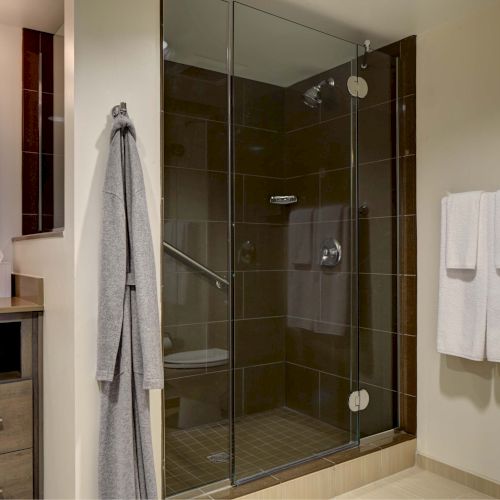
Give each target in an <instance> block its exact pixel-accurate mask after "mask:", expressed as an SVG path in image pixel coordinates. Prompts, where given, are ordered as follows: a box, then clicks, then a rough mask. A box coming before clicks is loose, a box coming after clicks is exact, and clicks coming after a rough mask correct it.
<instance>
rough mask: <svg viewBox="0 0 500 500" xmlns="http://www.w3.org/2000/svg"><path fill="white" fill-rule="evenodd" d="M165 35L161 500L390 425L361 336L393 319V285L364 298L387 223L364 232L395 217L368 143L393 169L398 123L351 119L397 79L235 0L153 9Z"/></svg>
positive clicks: (389, 95) (392, 413) (389, 63)
mask: <svg viewBox="0 0 500 500" xmlns="http://www.w3.org/2000/svg"><path fill="white" fill-rule="evenodd" d="M162 18H163V20H162V21H163V70H164V78H163V86H164V87H163V89H164V99H163V100H164V103H163V116H164V134H163V135H164V136H163V142H164V165H165V167H164V230H163V232H164V243H163V246H164V258H163V272H162V274H163V276H162V278H163V279H162V302H163V315H162V317H163V320H162V328H163V348H164V367H165V380H166V384H165V391H164V464H163V465H164V490H165V491H164V493H165V495H166V496H169V495H174V494H176V493H179V492H182V491H185V490H189V489H194V488H200V487H203V486H205V485H207V484H210V483H213V482H217V481H221V480H226V481H231V483H233V484H240V483H243V482H245V481H248V480H251V479H254V478H256V477H259V476H262V475H267V474H270V473H272V472H273V471H276V470H279V469H282V468H285V467H288V466H290V465H291V464H296V463H300V462H303V461H305V460H309V459H311V458H312V457H318V456H322V455H325V454H331V453H333V452H335V451H338V450H341V449H344V448H347V447H351V446H355V445H357V444H358V443H359V439H360V437H361V436H363V435H368V434H372V433H375V432H380V431H382V430H386V429H391V428H394V427H396V426H397V420H398V403H397V366H396V363H397V361H396V354H397V345H395V344H394V342H393V340H392V339H391V341H390V342H388V341H387V340H386V339H385V337H383V336H382V335H381V334H380V335H379V337H380V338H378V337H377V334H376V333H375V331H379V330H380V331H381V332H383V331H385V330H384V329H385V328H387V329H388V330H387V331H391V330H390V328H391V324H392V323H393V322H397V292H398V290H397V282H396V281H394V280H390V281H389V283H386V282H385V281H382V282H380V280H378V281H377V277H378V276H379V275H380V276H382V275H385V273H382V272H378V271H379V270H380V269H379V267H381V266H382V265H386V264H387V263H389V264H388V265H390V266H393V267H394V266H395V267H397V266H398V252H397V234H396V233H397V226H396V224H395V223H393V222H391V221H390V220H389V223H388V224H386V226H387V227H385V226H381V225H377V223H374V224H373V223H372V221H376V219H377V214H378V213H379V212H380V211H383V210H384V209H385V208H387V209H388V210H389V209H390V210H392V212H391V214H392V215H394V214H393V212H394V213H395V214H397V185H398V184H397V183H398V180H397V168H394V165H392V163H391V165H390V166H389V170H388V173H387V172H386V170H387V168H385V169H384V167H383V166H378V169H379V170H378V171H377V170H376V169H377V167H372V168H371V169H368V168H366V166H371V165H372V163H374V162H375V163H376V162H378V161H379V160H378V159H377V158H374V157H373V156H374V148H373V143H374V141H376V140H377V138H374V137H373V136H372V130H374V127H375V128H376V130H377V132H376V134H375V135H376V136H377V134H378V135H380V134H382V135H384V133H385V135H386V136H387V137H388V138H389V139H388V140H389V143H388V146H387V147H388V148H390V151H387V152H384V153H383V154H385V153H387V156H386V158H392V157H397V155H396V154H393V151H392V150H393V149H394V148H397V140H396V139H395V138H397V116H396V114H395V113H394V109H395V107H394V109H393V108H392V107H391V106H390V109H391V111H389V112H388V113H386V114H385V115H380V116H375V118H367V119H366V120H365V121H363V122H362V106H364V107H365V108H366V109H369V108H370V106H371V105H373V103H374V102H375V101H373V99H375V98H377V97H378V98H380V97H381V98H383V99H386V100H387V102H389V103H390V102H392V101H393V100H394V99H396V98H397V95H396V93H397V81H396V80H397V79H396V78H394V75H395V68H396V63H397V62H396V61H395V60H393V58H391V57H390V56H389V55H387V54H384V53H377V52H372V53H370V54H365V52H364V49H363V47H360V46H358V45H356V44H354V43H350V42H347V41H344V40H341V39H339V38H336V37H335V36H332V35H330V34H327V33H323V32H320V31H317V30H315V29H312V28H309V27H306V26H304V25H301V24H299V23H297V22H293V21H290V20H287V19H283V18H280V17H277V16H274V15H271V14H269V13H267V12H264V11H262V10H259V9H256V8H254V7H252V6H249V5H246V4H245V3H240V2H237V1H230V2H228V1H225V0H163V16H162ZM367 64H368V65H371V71H372V73H371V74H372V76H373V78H372V81H370V80H369V79H368V78H367V75H364V77H363V75H362V73H363V71H364V70H366V69H367ZM372 86H373V90H371V87H372ZM368 87H370V90H367V88H368ZM367 92H368V93H367ZM370 94H372V95H370ZM361 102H363V104H361ZM367 116H368V114H367ZM370 120H371V121H370ZM384 131H385V132H384ZM384 137H385V136H384ZM363 167H364V168H363ZM374 169H375V170H376V172H375V173H374V172H373V170H374ZM394 172H396V174H394ZM362 177H363V178H362ZM364 179H366V180H365V181H364ZM361 197H362V198H361ZM370 211H371V214H372V215H373V218H370V217H369V215H370ZM388 218H389V219H390V218H391V217H388ZM373 249H376V250H377V252H376V256H375V258H371V257H370V256H371V253H370V252H371V251H372V250H373ZM381 260H383V262H382V263H381V262H380V261H381ZM386 261H387V262H386ZM372 268H375V269H372ZM395 272H397V271H395ZM380 295H382V296H383V297H389V298H390V299H389V300H384V298H383V297H381V296H380ZM386 323H390V324H389V325H387V324H386ZM380 350H383V351H384V352H385V353H387V354H388V356H387V359H388V360H389V365H390V366H384V367H378V366H375V365H374V363H373V360H374V359H378V358H377V356H376V353H377V351H380ZM379 370H382V371H385V370H388V371H390V373H389V374H388V377H389V378H392V384H393V389H392V390H391V391H387V392H390V394H388V395H387V394H384V395H383V397H382V396H380V397H378V396H377V394H378V393H377V388H379V386H378V385H377V384H378V383H379V381H377V376H378V374H379ZM365 382H367V383H365ZM369 395H370V396H372V400H373V401H372V402H371V403H370V405H369V407H370V406H371V409H370V410H368V408H367V409H366V410H364V408H363V407H364V405H365V403H366V402H367V396H369ZM361 409H363V411H360V410H361ZM370 411H371V412H372V414H373V413H374V415H375V417H374V415H372V416H371V417H370V418H369V419H367V420H366V425H365V426H363V418H364V417H363V412H367V413H366V414H367V415H369V412H370ZM379 417H380V418H379Z"/></svg>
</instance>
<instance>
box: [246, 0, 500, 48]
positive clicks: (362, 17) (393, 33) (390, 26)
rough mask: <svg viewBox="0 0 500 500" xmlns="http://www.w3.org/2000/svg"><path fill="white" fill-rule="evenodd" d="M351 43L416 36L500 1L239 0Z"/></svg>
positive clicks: (380, 44)
mask: <svg viewBox="0 0 500 500" xmlns="http://www.w3.org/2000/svg"><path fill="white" fill-rule="evenodd" d="M240 1H241V2H242V3H245V4H247V5H252V6H254V7H257V8H260V9H264V10H266V11H268V12H271V13H273V14H277V15H281V16H283V17H286V18H288V19H291V20H294V21H296V22H301V23H303V24H306V25H307V26H311V27H314V28H316V29H319V30H323V31H326V32H328V33H331V34H333V35H335V36H338V37H340V38H344V39H346V40H350V41H352V42H357V43H360V44H361V43H363V41H364V40H366V39H367V38H368V39H370V40H371V41H372V43H373V45H374V46H375V47H381V46H383V45H386V44H387V43H390V42H393V41H396V40H400V39H401V38H404V37H406V36H409V35H418V34H419V33H423V32H425V31H428V30H430V29H432V28H433V27H435V26H437V25H439V24H442V23H446V22H448V21H451V20H453V19H458V18H460V17H463V16H466V15H467V14H469V13H470V12H471V11H473V10H476V9H480V8H484V7H487V6H492V5H494V4H498V3H499V2H500V0H240Z"/></svg>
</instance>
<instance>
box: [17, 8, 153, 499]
mask: <svg viewBox="0 0 500 500" xmlns="http://www.w3.org/2000/svg"><path fill="white" fill-rule="evenodd" d="M64 37H65V64H66V67H65V105H66V109H65V148H66V151H65V153H66V156H65V231H64V237H63V238H54V239H45V240H43V239H42V240H31V241H22V242H17V243H16V246H15V268H16V271H18V272H24V273H29V274H34V275H38V276H42V277H44V278H45V281H44V283H45V292H46V297H45V299H46V310H45V315H44V333H45V345H44V357H45V360H44V361H45V366H44V376H45V384H44V389H45V408H44V419H45V429H44V437H45V449H44V455H45V496H46V497H47V498H96V497H97V444H98V419H99V391H98V385H97V382H96V380H95V367H96V332H97V289H98V270H99V255H98V244H99V234H100V221H101V215H100V211H101V190H102V183H103V179H104V171H105V166H106V156H107V151H108V139H109V131H110V125H111V122H110V111H111V107H112V106H113V105H114V104H116V103H118V102H119V101H121V100H123V101H126V102H127V103H128V108H129V113H130V116H131V118H132V119H133V120H134V122H135V125H136V128H137V133H138V146H139V152H140V155H141V158H142V162H143V169H144V179H145V185H146V191H147V195H148V206H149V211H150V221H151V228H152V234H153V240H154V247H155V249H156V250H157V252H156V265H157V269H158V276H159V268H160V265H159V263H160V248H161V245H160V243H161V242H160V229H161V214H160V200H161V184H160V174H161V168H160V42H159V40H160V33H159V0H149V1H148V2H137V1H135V0H106V2H102V0H65V32H64ZM151 408H152V420H153V424H154V425H153V442H154V447H155V455H156V457H155V458H156V465H157V475H158V478H159V477H160V474H159V472H160V467H161V463H160V457H161V441H160V437H161V425H160V392H159V391H154V394H153V396H152V404H151Z"/></svg>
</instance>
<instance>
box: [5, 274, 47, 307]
mask: <svg viewBox="0 0 500 500" xmlns="http://www.w3.org/2000/svg"><path fill="white" fill-rule="evenodd" d="M12 295H13V296H12V297H5V298H2V297H0V314H8V313H24V312H39V311H43V279H42V278H37V277H34V276H26V275H23V274H13V275H12Z"/></svg>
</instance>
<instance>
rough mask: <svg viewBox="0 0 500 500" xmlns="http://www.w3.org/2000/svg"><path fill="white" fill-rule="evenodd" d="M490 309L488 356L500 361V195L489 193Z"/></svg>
mask: <svg viewBox="0 0 500 500" xmlns="http://www.w3.org/2000/svg"><path fill="white" fill-rule="evenodd" d="M487 196H488V212H489V219H488V249H489V257H488V311H487V316H486V358H487V359H488V360H489V361H495V362H497V363H499V362H500V269H499V265H498V263H499V261H498V259H499V257H498V256H499V254H500V238H499V233H500V197H499V194H498V192H497V193H491V194H488V195H487Z"/></svg>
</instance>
